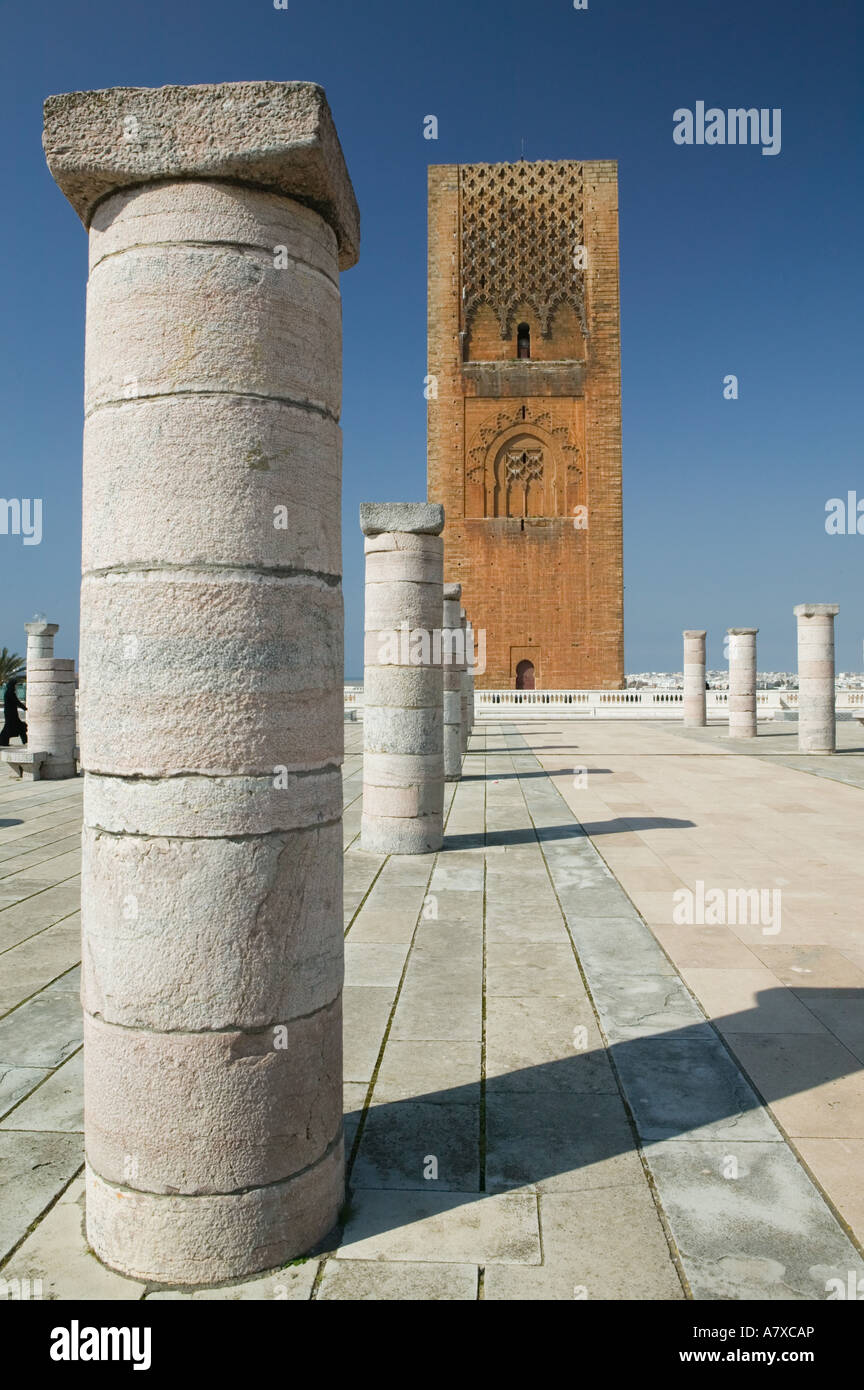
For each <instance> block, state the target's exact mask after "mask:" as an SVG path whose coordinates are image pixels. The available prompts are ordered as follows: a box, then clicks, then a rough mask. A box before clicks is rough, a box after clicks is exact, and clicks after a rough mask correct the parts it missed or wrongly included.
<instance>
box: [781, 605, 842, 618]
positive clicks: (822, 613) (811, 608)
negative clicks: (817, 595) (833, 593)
mask: <svg viewBox="0 0 864 1390" xmlns="http://www.w3.org/2000/svg"><path fill="white" fill-rule="evenodd" d="M792 612H793V613H794V614H795V617H796V618H836V617H837V614H838V613H839V612H840V605H839V603H798V604H796V605H795V607H794V608H793V609H792Z"/></svg>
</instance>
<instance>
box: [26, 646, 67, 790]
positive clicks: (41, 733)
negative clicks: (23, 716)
mask: <svg viewBox="0 0 864 1390" xmlns="http://www.w3.org/2000/svg"><path fill="white" fill-rule="evenodd" d="M49 640H50V641H51V642H52V644H53V641H54V638H53V635H52V636H51V637H50V639H49ZM26 703H27V748H28V752H31V753H33V754H34V755H35V754H37V753H44V754H46V755H47V756H46V757H45V758H44V760H43V761H42V763H41V765H40V766H39V767H38V769H37V768H36V767H35V765H34V767H33V775H34V777H38V778H39V779H40V780H41V781H46V780H47V781H57V780H58V779H60V778H61V777H74V776H75V774H76V771H77V765H76V762H75V662H74V661H73V660H72V659H71V658H63V657H57V656H30V642H29V639H28V642H27V701H26Z"/></svg>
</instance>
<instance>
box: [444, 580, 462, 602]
mask: <svg viewBox="0 0 864 1390" xmlns="http://www.w3.org/2000/svg"><path fill="white" fill-rule="evenodd" d="M461 597H462V585H461V584H445V585H444V598H445V600H446V602H447V603H455V602H456V600H457V599H460V598H461Z"/></svg>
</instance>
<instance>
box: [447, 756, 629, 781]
mask: <svg viewBox="0 0 864 1390" xmlns="http://www.w3.org/2000/svg"><path fill="white" fill-rule="evenodd" d="M488 756H490V755H488V754H487V757H488ZM585 773H586V775H587V776H588V777H597V776H599V775H600V774H601V773H605V774H608V775H609V776H610V777H611V776H612V768H611V767H588V768H586V769H585ZM558 775H559V774H558V773H557V772H547V771H546V769H545V768H542V767H541V768H540V769H539V771H535V772H469V773H467V774H466V773H464V772H463V774H462V776H461V778H460V779H459V780H460V782H506V781H508V780H510V779H513V780H516V781H524V780H525V779H526V778H527V777H557V776H558Z"/></svg>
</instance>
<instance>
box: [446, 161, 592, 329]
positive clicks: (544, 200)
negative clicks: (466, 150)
mask: <svg viewBox="0 0 864 1390" xmlns="http://www.w3.org/2000/svg"><path fill="white" fill-rule="evenodd" d="M459 178H460V196H461V202H462V248H461V251H462V311H463V326H464V327H465V328H468V327H469V326H470V322H471V318H472V315H473V314H474V311H475V310H476V308H477V307H478V305H480V304H489V305H490V306H491V308H492V310H493V312H494V313H495V316H496V318H497V319H498V326H499V328H500V330H501V337H502V338H507V337H509V336H510V330H511V325H512V320H513V315H514V313H515V311H516V308H517V306H518V305H520V304H529V305H530V306H531V308H532V309H533V310H534V312H535V313H536V315H537V318H538V320H539V323H540V331H541V332H542V333H543V334H544V336H548V334H549V332H550V330H551V324H552V316H553V314H554V312H555V310H556V309H557V308H558V306H559V305H560V304H570V305H572V307H573V308H574V309H575V311H576V313H577V315H578V318H579V322H580V324H581V326H582V331H583V332H587V324H586V321H585V274H584V270H583V269H579V268H578V267H577V264H576V262H577V261H578V260H579V259H580V258H579V256H578V254H577V248H579V247H581V246H582V245H583V241H582V225H583V224H582V165H581V164H577V163H576V162H575V161H573V160H561V161H557V162H555V163H549V164H546V163H536V164H533V163H528V162H527V161H522V162H520V163H518V164H463V165H461V166H460V170H459Z"/></svg>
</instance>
